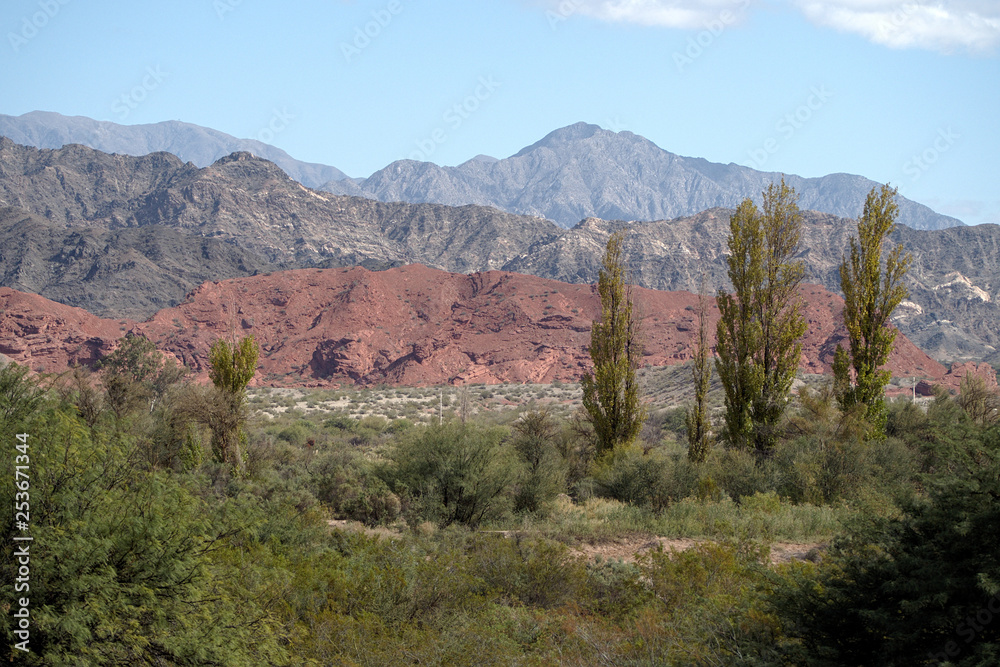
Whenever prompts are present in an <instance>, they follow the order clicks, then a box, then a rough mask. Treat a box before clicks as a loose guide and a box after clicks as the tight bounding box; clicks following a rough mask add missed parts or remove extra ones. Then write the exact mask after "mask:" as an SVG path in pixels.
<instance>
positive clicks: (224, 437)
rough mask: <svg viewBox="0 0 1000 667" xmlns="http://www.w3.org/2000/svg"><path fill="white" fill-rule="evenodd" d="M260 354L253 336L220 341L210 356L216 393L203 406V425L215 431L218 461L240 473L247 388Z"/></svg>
mask: <svg viewBox="0 0 1000 667" xmlns="http://www.w3.org/2000/svg"><path fill="white" fill-rule="evenodd" d="M259 354H260V348H259V347H258V345H257V341H256V340H255V339H254V337H253V336H247V337H246V338H243V339H241V340H240V341H238V342H237V341H234V342H233V343H230V342H229V341H227V340H225V339H222V338H220V339H219V340H217V341H215V343H213V344H212V348H211V350H210V351H209V354H208V363H209V366H210V370H209V377H210V378H212V382H213V383H214V385H215V388H216V392H215V393H214V394H213V395H211V396H209V397H207V400H206V401H205V404H204V405H203V406H202V421H203V422H204V423H206V424H207V425H208V427H209V428H210V429H211V431H212V454H213V456H214V457H215V459H216V460H217V461H220V462H223V463H228V464H230V465H232V466H233V467H234V468H236V469H239V468H242V466H243V452H242V448H241V447H240V441H241V440H242V428H243V424H244V423H245V422H246V413H245V412H246V404H245V403H246V402H245V398H246V386H247V383H248V382H250V379H251V378H253V374H254V373H255V372H256V370H257V358H258V356H259Z"/></svg>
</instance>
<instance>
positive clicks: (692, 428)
mask: <svg viewBox="0 0 1000 667" xmlns="http://www.w3.org/2000/svg"><path fill="white" fill-rule="evenodd" d="M706 301H707V299H706V298H705V278H704V277H702V280H701V289H700V290H699V291H698V349H697V351H696V352H695V355H694V367H693V368H692V369H691V379H692V380H694V405H693V406H691V409H690V410H688V412H687V414H686V415H685V420H684V421H685V425H686V426H687V436H688V459H690V460H691V461H692V462H693V463H704V461H705V459H707V458H708V450H709V449H710V448H711V446H712V441H711V436H710V435H709V431H710V430H711V428H712V425H711V422H710V421H709V419H708V387H709V383H710V382H711V379H712V367H711V365H709V363H708V356H709V352H710V350H709V344H708V326H707V324H706V321H705V320H706V318H707V313H706V312H705V311H706V309H707V307H708V304H707V303H706Z"/></svg>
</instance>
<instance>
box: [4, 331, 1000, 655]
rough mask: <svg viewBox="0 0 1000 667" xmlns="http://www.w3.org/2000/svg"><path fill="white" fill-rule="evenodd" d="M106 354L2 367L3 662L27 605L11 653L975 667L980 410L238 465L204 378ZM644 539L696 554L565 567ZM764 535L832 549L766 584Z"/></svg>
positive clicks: (243, 450) (530, 419)
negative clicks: (754, 437) (61, 363)
mask: <svg viewBox="0 0 1000 667" xmlns="http://www.w3.org/2000/svg"><path fill="white" fill-rule="evenodd" d="M127 349H128V350H131V351H133V352H136V353H137V354H139V353H143V354H144V352H143V350H144V348H143V347H142V345H141V342H139V341H133V342H132V343H130V347H129V348H127ZM124 356H125V355H120V356H119V357H118V358H117V359H116V360H112V362H111V363H108V364H106V365H105V366H104V367H103V368H102V369H101V370H100V372H99V373H98V374H94V375H91V374H88V373H87V372H85V371H82V370H81V371H78V372H76V373H73V374H68V375H66V376H64V377H58V378H39V377H35V376H30V375H28V374H27V373H26V372H24V370H23V369H21V368H19V367H17V366H16V365H13V364H11V365H8V366H7V367H5V368H3V369H2V370H0V435H2V437H3V438H4V441H5V443H6V444H5V450H6V451H7V452H8V456H7V459H6V460H7V461H8V465H7V466H6V468H5V472H4V474H3V476H2V479H0V505H2V506H3V507H6V508H12V507H13V506H14V498H15V496H14V494H15V493H17V492H19V490H18V489H17V488H15V485H14V475H13V462H14V455H15V454H16V453H17V452H16V451H15V450H14V445H15V444H16V440H15V439H14V434H16V433H27V434H29V437H28V445H29V446H28V448H27V452H28V455H29V456H30V492H29V493H30V507H31V510H30V511H31V521H30V529H29V532H30V534H31V535H32V536H33V537H34V541H33V542H32V543H31V560H30V582H29V583H30V590H29V591H27V592H15V588H14V586H15V577H14V576H12V574H13V573H15V572H16V571H17V559H16V558H15V556H14V551H15V548H16V546H15V542H14V541H13V539H12V538H13V536H14V535H20V534H23V532H22V531H20V530H18V529H17V527H16V525H15V523H14V516H13V512H12V511H11V510H10V509H8V510H5V511H4V512H3V513H2V515H0V530H2V531H3V534H4V540H3V542H2V544H0V562H2V567H3V570H4V572H5V573H6V574H5V575H4V577H3V579H2V580H0V610H3V617H4V620H5V623H4V636H5V637H6V638H7V641H8V645H9V646H11V647H13V646H14V644H15V643H16V642H17V641H19V640H18V638H17V637H15V635H14V634H13V631H14V629H15V628H16V626H15V623H14V621H15V619H14V618H13V616H12V614H13V612H14V610H15V608H16V605H15V600H16V599H17V598H20V597H22V596H23V597H27V598H29V599H30V603H29V605H28V608H29V610H30V640H29V642H28V645H29V647H30V653H27V654H23V653H22V652H21V651H17V650H16V649H13V648H12V649H11V650H12V652H14V653H16V655H15V656H14V657H15V659H16V660H19V661H20V662H21V663H22V664H37V665H42V664H46V665H48V664H53V665H61V664H67V665H68V664H121V665H125V664H128V665H141V664H148V665H169V664H178V665H179V664H185V665H199V664H210V665H248V664H314V665H328V664H343V665H403V664H406V665H412V664H424V665H427V664H455V665H462V664H469V665H472V664H474V665H491V664H495V665H514V664H521V665H557V664H558V665H562V664H565V665H622V664H626V665H775V664H789V665H860V664H872V665H875V664H878V665H891V664H897V665H904V664H905V665H919V664H938V663H939V662H941V661H943V660H945V659H948V660H951V661H952V662H953V663H954V664H961V665H992V664H996V663H997V662H998V655H1000V654H998V651H1000V634H998V633H1000V617H998V616H1000V603H997V602H996V601H997V600H998V599H1000V598H998V597H997V595H998V594H1000V569H998V566H997V562H998V561H997V558H996V555H997V553H1000V533H998V532H997V531H998V529H1000V528H998V527H1000V461H998V454H1000V427H998V426H997V425H996V420H995V419H991V418H990V415H989V414H986V413H984V412H983V409H982V405H984V404H985V405H991V403H990V401H992V400H994V399H993V398H992V397H989V396H986V397H980V398H977V399H976V400H975V401H972V400H965V401H956V400H953V399H952V398H949V397H946V396H941V397H939V398H938V399H937V400H935V401H934V402H933V403H932V404H931V405H930V406H929V407H928V408H927V409H926V410H925V409H923V408H921V407H919V406H913V405H911V404H910V403H908V402H902V403H891V404H890V405H889V406H888V415H887V419H886V429H885V433H886V437H884V438H873V439H866V438H867V435H866V434H867V433H869V432H870V429H867V428H865V425H864V424H863V423H862V421H863V419H862V418H863V415H861V414H860V413H859V412H858V411H850V412H848V413H846V414H845V413H843V412H842V411H841V410H840V408H839V407H838V404H837V401H836V399H835V397H834V395H833V392H832V390H826V391H820V392H808V391H804V392H803V393H802V394H800V396H799V397H798V401H797V402H796V404H795V407H794V408H793V409H791V410H789V413H788V415H787V417H786V418H785V419H784V420H783V421H782V422H781V424H780V427H779V428H778V431H777V437H776V439H775V443H774V447H773V448H772V449H771V450H770V452H769V455H768V456H766V457H761V456H758V455H757V454H756V453H755V452H753V451H750V450H747V449H727V448H724V447H721V446H716V447H714V448H713V449H711V450H710V451H708V452H707V455H706V458H705V460H704V461H703V462H700V463H698V462H692V461H691V459H690V458H689V457H688V453H687V438H686V435H685V433H684V425H683V422H684V414H683V410H681V411H676V410H675V411H671V412H669V413H667V412H663V411H659V412H657V411H655V410H654V411H653V414H652V415H651V418H650V420H649V422H648V424H647V427H646V428H645V429H644V431H643V433H642V434H641V436H640V437H639V438H638V439H637V440H636V441H635V443H634V444H632V445H631V446H628V447H621V448H616V449H615V450H614V451H613V452H611V453H610V454H609V455H607V456H603V457H600V458H597V457H596V456H595V452H596V451H597V448H596V445H595V440H594V434H593V431H592V430H590V429H589V428H588V426H589V425H588V423H587V421H586V420H585V419H582V418H579V417H578V418H574V419H563V418H558V417H555V416H553V415H552V414H550V413H547V412H544V411H538V410H526V411H523V412H521V413H516V412H511V413H509V414H508V415H507V416H504V415H494V416H493V417H490V418H488V417H476V418H468V419H466V420H464V421H463V420H462V419H460V418H459V417H460V415H458V414H451V415H448V414H445V418H444V419H443V420H442V423H437V421H436V420H435V423H432V424H424V425H420V424H413V423H411V422H409V421H407V420H404V419H400V420H394V421H390V420H387V419H383V418H379V417H365V418H363V419H354V418H352V417H350V416H348V415H346V414H324V415H322V416H320V415H319V414H313V415H305V414H303V413H301V412H297V411H295V410H289V411H287V412H285V413H284V414H283V415H282V416H280V417H278V418H276V419H270V420H265V419H262V418H259V417H258V418H254V417H253V415H252V414H249V413H247V414H245V415H243V414H242V413H241V416H240V420H241V423H242V426H241V427H240V434H239V437H238V442H239V445H240V460H239V461H234V460H233V459H232V457H231V456H219V455H218V453H217V452H213V437H214V438H216V440H217V438H218V436H217V433H215V432H213V423H214V422H211V421H210V420H209V419H208V418H207V417H206V416H205V415H206V414H214V413H212V412H211V410H223V409H224V408H225V406H226V405H228V404H226V403H212V402H211V401H212V400H213V399H212V396H213V395H212V393H211V392H212V388H211V387H199V386H197V385H194V384H190V383H187V382H186V381H185V380H184V379H183V377H182V375H181V374H180V373H179V372H175V370H174V369H170V368H169V367H167V366H166V365H163V364H160V363H157V362H156V360H153V361H154V363H153V364H152V365H150V364H149V363H147V362H148V361H149V359H144V358H142V356H141V354H140V355H139V356H137V357H135V358H133V359H132V360H131V361H129V360H128V359H125V358H124ZM137 360H138V361H137ZM115 362H121V363H115ZM140 362H141V363H140ZM133 371H138V372H133ZM126 372H127V373H130V375H129V376H127V377H126V376H123V375H122V374H123V373H126ZM980 399H982V400H980ZM963 405H965V406H966V407H963ZM206 406H208V407H210V408H211V410H208V413H206V410H207V409H208V408H206ZM237 407H238V408H239V409H241V410H244V409H246V406H245V405H244V406H237ZM234 409H235V408H234ZM970 413H971V416H970ZM244 417H246V418H247V420H246V421H242V420H243V418H244ZM233 442H237V440H234V441H233ZM215 449H216V450H217V449H218V446H217V443H216V447H215ZM332 519H347V520H353V521H357V522H360V523H361V524H364V526H367V527H368V530H360V528H357V524H354V525H355V526H356V528H355V529H352V530H345V529H343V528H335V527H331V526H330V525H328V522H329V521H330V520H332ZM655 536H669V537H691V538H699V539H701V540H702V541H699V542H698V544H697V545H696V546H694V547H693V548H691V549H688V550H687V551H684V552H683V553H673V552H670V551H663V550H660V549H657V548H650V549H647V550H644V551H643V552H642V554H641V555H640V556H639V557H638V558H636V559H635V560H634V562H632V561H627V562H622V561H618V560H607V559H600V558H598V559H587V558H584V557H582V556H581V555H580V552H579V548H580V547H581V546H584V545H588V544H597V545H600V544H601V543H606V542H611V541H614V540H624V539H627V538H642V539H646V538H648V539H649V540H652V539H653V538H654V537H655ZM835 536H836V538H835ZM775 541H800V542H806V543H816V544H821V545H829V546H820V547H819V548H818V549H816V550H815V551H816V557H815V558H814V559H813V560H812V561H804V562H798V563H795V564H791V565H781V566H775V565H771V564H770V562H769V560H768V550H769V548H770V546H771V544H772V543H773V542H775ZM994 610H996V611H994ZM987 617H988V618H987Z"/></svg>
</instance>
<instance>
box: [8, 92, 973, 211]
mask: <svg viewBox="0 0 1000 667" xmlns="http://www.w3.org/2000/svg"><path fill="white" fill-rule="evenodd" d="M286 115H287V114H286V113H285V112H283V111H282V110H275V111H274V117H273V118H271V119H269V120H268V121H267V123H265V127H262V128H260V129H261V132H260V133H258V134H259V135H264V134H266V130H269V129H270V128H269V127H267V124H268V123H277V125H280V126H283V125H284V124H287V123H288V122H289V120H290V119H289V118H286V117H285V116H286ZM0 136H6V137H8V138H9V139H11V140H13V141H14V142H16V143H19V144H23V145H26V146H33V147H36V148H61V147H62V146H64V145H67V144H82V145H84V146H89V147H90V148H94V149H97V150H100V151H103V152H105V153H122V154H125V155H132V156H144V155H147V154H149V153H155V152H168V153H172V154H173V155H176V156H178V157H179V158H180V159H181V161H182V162H192V163H193V164H194V165H195V166H196V167H207V166H209V165H211V164H212V163H214V162H215V161H217V160H219V159H220V158H222V157H225V156H227V155H229V154H231V153H236V152H248V153H252V154H253V155H256V156H258V157H262V158H264V159H267V160H270V161H271V162H274V163H275V164H277V165H278V166H279V167H280V168H281V169H282V170H283V171H284V172H285V173H286V174H288V175H289V176H290V177H291V178H292V179H294V180H296V181H298V182H300V183H302V184H303V185H305V186H307V187H312V188H320V189H323V190H326V191H328V192H332V193H334V194H341V195H352V196H358V197H367V198H370V199H376V200H379V201H383V202H411V203H435V204H447V205H451V206H461V205H466V204H475V205H479V206H492V207H495V208H498V209H500V210H503V211H508V212H510V213H516V214H523V215H532V216H540V217H544V218H547V219H550V220H554V221H555V222H557V223H558V224H559V225H560V226H562V227H570V226H572V225H575V224H576V223H577V222H579V221H580V220H582V219H584V218H587V217H597V218H604V219H607V220H663V219H669V218H676V217H681V216H688V215H694V214H695V213H698V212H700V211H704V210H705V209H709V208H713V207H729V208H732V207H735V206H736V205H737V204H739V203H740V202H741V201H742V200H743V199H745V198H746V197H751V198H754V199H759V198H760V193H761V191H763V190H764V189H765V188H766V187H767V185H768V184H769V183H771V182H773V181H776V180H778V179H779V178H781V176H782V175H781V174H779V173H776V172H763V171H757V170H755V169H751V168H749V167H743V166H740V165H736V164H732V163H731V164H728V165H724V164H718V163H713V162H709V161H708V160H704V159H701V158H689V157H682V156H680V155H675V154H673V153H670V152H668V151H665V150H663V149H662V148H660V147H659V146H657V145H656V144H654V143H653V142H651V141H649V140H648V139H645V138H643V137H641V136H639V135H636V134H633V133H631V132H611V131H609V130H604V129H601V128H600V127H598V126H597V125H590V124H587V123H576V124H574V125H570V126H568V127H564V128H561V129H558V130H555V131H553V132H551V133H549V134H548V135H546V136H545V137H544V138H542V139H541V140H539V141H538V142H536V143H534V144H532V145H530V146H527V147H525V148H524V149H522V150H521V151H519V152H518V153H517V154H515V155H513V156H511V157H508V158H505V159H502V160H498V159H496V158H492V157H489V156H485V155H478V156H476V157H474V158H472V159H471V160H468V161H467V162H465V163H464V164H461V165H459V166H457V167H440V166H438V165H436V164H433V163H430V162H416V161H412V160H401V161H397V162H394V163H392V164H390V165H388V166H387V167H385V168H384V169H381V170H379V171H377V172H375V173H374V174H372V175H371V176H370V177H369V178H366V179H365V178H348V177H347V175H346V174H344V173H343V172H342V171H340V170H339V169H337V168H335V167H331V166H327V165H322V164H316V163H308V162H301V161H299V160H296V159H294V158H292V157H291V156H290V155H288V154H287V153H286V152H284V151H283V150H281V149H279V148H275V147H274V146H271V145H269V144H266V143H263V142H261V141H258V140H255V139H237V138H236V137H233V136H230V135H228V134H225V133H223V132H219V131H217V130H213V129H211V128H206V127H201V126H198V125H193V124H191V123H182V122H180V121H165V122H162V123H152V124H145V125H120V124H118V123H111V122H106V121H96V120H93V119H90V118H86V117H83V116H63V115H60V114H57V113H51V112H45V111H33V112H31V113H26V114H24V115H21V116H7V115H2V114H0ZM785 180H786V181H787V182H788V183H789V185H792V186H793V187H795V189H796V190H797V191H798V193H799V195H800V202H799V203H800V205H801V206H802V208H804V209H811V210H815V211H823V212H825V213H831V214H833V215H837V216H841V217H848V218H855V217H857V216H858V215H859V214H860V213H861V209H862V206H863V204H864V200H865V195H867V194H868V192H869V190H871V188H872V187H873V186H876V185H879V184H878V183H875V182H874V181H871V180H869V179H867V178H864V177H862V176H855V175H851V174H830V175H828V176H823V177H821V178H802V177H800V176H794V175H786V176H785ZM899 206H900V219H899V221H900V222H901V223H902V224H904V225H907V226H910V227H913V228H915V229H941V228H944V227H951V226H956V225H961V224H962V223H961V221H959V220H957V219H955V218H951V217H949V216H945V215H940V214H938V213H936V212H934V211H933V210H931V209H930V208H928V207H926V206H923V205H922V204H918V203H916V202H913V201H910V200H908V199H905V198H902V197H901V198H900V199H899Z"/></svg>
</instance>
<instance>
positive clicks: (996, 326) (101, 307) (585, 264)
mask: <svg viewBox="0 0 1000 667" xmlns="http://www.w3.org/2000/svg"><path fill="white" fill-rule="evenodd" d="M480 162H487V161H484V160H480ZM0 207H5V208H0V241H2V244H0V285H4V286H7V287H11V288H14V289H18V290H25V291H31V292H34V293H37V294H41V295H43V296H46V297H48V298H51V299H56V300H59V301H61V302H63V303H66V304H69V305H76V306H81V307H86V308H87V309H88V310H90V311H91V312H94V313H95V314H98V315H102V316H107V317H132V318H136V319H145V318H147V317H149V316H151V315H152V314H153V313H155V312H156V311H157V310H159V309H161V308H163V307H166V306H172V305H176V304H178V303H180V301H181V300H182V299H183V298H184V295H185V294H187V293H188V292H189V291H190V290H192V289H194V288H195V287H197V286H198V285H200V284H201V283H202V282H204V281H206V280H220V279H224V278H233V277H238V276H250V275H253V274H262V273H267V272H271V271H277V270H286V269H295V268H306V267H318V268H333V267H342V266H354V265H362V266H366V267H368V268H372V269H377V268H388V267H393V266H400V265H404V264H410V263H421V264H425V265H428V266H430V267H433V268H438V269H444V270H447V271H453V272H459V273H472V272H480V271H489V270H503V271H513V272H518V273H525V274H531V275H536V276H540V277H544V278H551V279H555V280H560V281H564V282H570V283H592V282H594V281H596V279H597V273H598V268H599V263H600V259H601V256H602V255H603V251H604V247H605V244H606V242H607V239H608V236H609V235H610V234H611V233H612V232H613V231H614V230H616V229H619V228H622V227H627V228H628V229H629V232H630V234H629V236H628V238H627V240H626V251H627V256H628V258H629V262H630V268H631V270H632V272H633V275H634V279H635V281H636V283H637V284H639V285H641V286H644V287H648V288H654V289H661V290H687V291H690V292H697V291H698V290H699V289H700V286H701V284H702V277H703V276H704V281H705V287H706V289H707V291H708V292H709V293H714V292H715V290H717V289H720V288H721V289H728V288H729V285H728V283H727V280H726V261H725V253H726V238H727V235H728V233H729V229H728V221H729V217H730V215H731V213H732V211H731V210H730V209H720V208H716V209H709V210H706V211H703V212H701V213H698V214H697V215H694V216H687V217H681V218H675V219H671V220H657V221H650V222H629V223H626V222H621V221H607V220H601V219H597V218H588V219H586V220H583V221H582V222H580V223H579V224H577V225H576V226H574V227H573V228H572V229H568V230H564V229H560V228H559V227H558V226H556V225H555V224H554V223H552V222H550V221H548V220H545V219H543V218H539V217H532V216H522V215H514V214H510V213H504V212H501V211H499V210H497V209H494V208H488V207H481V206H471V205H470V206H462V207H451V206H443V205H439V204H405V203H384V202H377V201H374V200H371V199H364V198H360V197H350V196H338V195H333V194H330V193H326V192H319V191H316V190H311V189H309V188H306V187H304V186H303V185H301V184H300V183H298V182H296V181H294V180H292V179H291V178H289V177H288V176H287V175H286V174H285V173H284V172H282V171H281V170H280V169H278V167H277V166H276V165H274V164H273V163H271V162H268V161H267V160H263V159H260V158H255V157H253V156H251V155H249V154H247V153H235V154H232V155H230V156H227V157H225V158H223V159H220V160H218V161H217V162H215V163H214V164H212V165H210V166H209V167H206V168H203V169H199V168H197V167H195V166H194V165H191V164H190V163H187V164H185V163H182V162H180V160H178V159H177V158H176V157H174V156H172V155H170V154H168V153H154V154H151V155H147V156H143V157H131V156H123V155H108V154H105V153H101V152H99V151H95V150H92V149H89V148H86V147H83V146H67V147H65V148H62V149H59V150H38V149H34V148H30V147H25V146H19V145H17V144H14V143H13V142H11V141H10V140H8V139H3V138H0ZM803 221H804V227H803V236H802V244H801V252H800V257H801V259H802V260H803V261H804V262H805V264H806V269H807V276H808V280H809V281H811V282H815V283H818V284H822V285H824V286H825V287H826V288H827V289H828V290H831V291H834V292H837V291H839V275H838V266H839V263H840V259H841V256H842V253H843V252H844V249H845V248H846V247H847V239H848V238H849V236H850V235H851V234H853V233H855V230H856V225H855V222H854V221H853V220H846V219H843V218H838V217H837V216H834V215H830V214H824V213H817V212H812V211H806V212H805V213H804V214H803ZM892 241H893V242H898V243H902V244H903V245H904V246H905V247H906V249H907V250H908V251H910V252H911V253H912V254H913V257H914V262H913V266H912V268H911V271H910V274H909V276H908V283H909V286H910V291H911V297H910V299H909V301H908V302H907V303H905V304H904V306H903V307H901V308H900V309H899V310H897V313H896V317H897V319H896V323H897V324H898V326H899V327H900V329H901V330H902V331H903V332H904V333H906V334H907V335H908V336H909V337H910V338H911V339H912V340H914V341H915V342H916V343H917V344H918V345H919V346H921V348H922V349H925V350H927V351H929V352H930V353H931V354H932V355H933V356H935V358H938V359H943V360H948V361H954V360H966V359H977V360H978V359H993V360H995V359H996V357H997V354H998V353H997V348H998V347H1000V306H998V301H1000V227H998V226H996V225H979V226H976V227H965V226H961V227H952V228H947V229H942V230H926V231H918V230H913V229H909V228H906V227H902V226H901V227H899V228H898V229H897V230H896V232H895V233H894V235H893V236H892Z"/></svg>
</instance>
